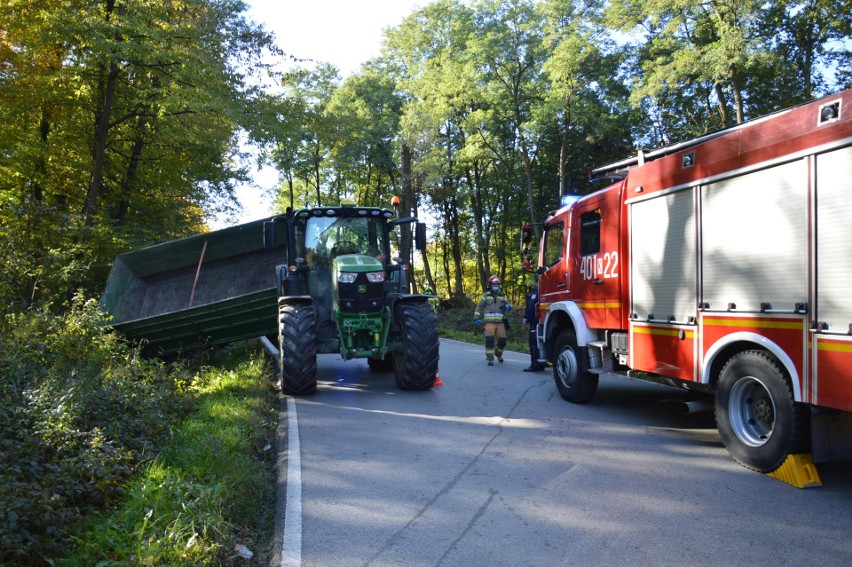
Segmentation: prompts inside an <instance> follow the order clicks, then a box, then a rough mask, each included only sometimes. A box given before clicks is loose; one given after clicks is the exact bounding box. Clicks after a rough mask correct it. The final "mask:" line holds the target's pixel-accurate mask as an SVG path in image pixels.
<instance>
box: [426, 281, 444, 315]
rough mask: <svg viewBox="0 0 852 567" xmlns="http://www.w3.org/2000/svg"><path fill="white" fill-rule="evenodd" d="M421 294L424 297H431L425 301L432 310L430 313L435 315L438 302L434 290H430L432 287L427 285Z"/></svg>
mask: <svg viewBox="0 0 852 567" xmlns="http://www.w3.org/2000/svg"><path fill="white" fill-rule="evenodd" d="M423 293H424V294H425V295H431V296H432V297H430V298H429V299H427V300H426V301H428V302H429V306H430V307H431V308H432V311H434V312H435V313H437V312H438V303H439V301H440V300H439V299H438V296H437V295H435V290H434V289H432V286H430V285H427V286H426V289H424V290H423Z"/></svg>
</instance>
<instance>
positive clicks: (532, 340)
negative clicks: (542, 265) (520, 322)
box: [524, 276, 547, 372]
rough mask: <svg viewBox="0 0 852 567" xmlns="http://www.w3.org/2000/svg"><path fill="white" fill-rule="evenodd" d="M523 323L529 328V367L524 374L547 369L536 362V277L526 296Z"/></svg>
mask: <svg viewBox="0 0 852 567" xmlns="http://www.w3.org/2000/svg"><path fill="white" fill-rule="evenodd" d="M524 323H526V324H527V325H529V326H530V334H529V345H530V365H529V367H527V368H524V372H541V371H543V370H545V369H546V368H547V366H546V365H545V364H542V363H541V362H539V361H538V341H536V336H535V328H536V325H537V324H538V276H536V277H535V281H534V282H533V285H532V286H531V287H530V293H529V295H527V309H526V311H524Z"/></svg>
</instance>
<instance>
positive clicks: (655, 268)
mask: <svg viewBox="0 0 852 567" xmlns="http://www.w3.org/2000/svg"><path fill="white" fill-rule="evenodd" d="M694 202H695V198H694V194H693V190H692V189H691V188H688V189H685V190H681V191H678V192H675V193H668V194H665V195H662V196H658V197H655V198H652V199H649V200H645V201H639V202H636V203H634V204H632V205H631V206H630V227H631V228H630V238H631V250H633V257H632V262H631V266H630V269H631V274H630V281H631V285H632V286H633V290H632V293H631V297H632V301H633V305H632V307H631V312H632V313H636V315H637V316H638V318H639V319H642V320H645V319H648V318H653V319H656V320H668V319H669V317H671V316H674V320H676V321H678V322H685V321H686V320H687V319H688V318H689V317H690V316H693V317H694V316H695V313H696V309H697V302H696V299H695V294H696V285H695V280H696V274H695V271H696V270H695V262H696V242H695V241H696V236H695V234H696V233H695V204H694ZM651 316H653V317H651Z"/></svg>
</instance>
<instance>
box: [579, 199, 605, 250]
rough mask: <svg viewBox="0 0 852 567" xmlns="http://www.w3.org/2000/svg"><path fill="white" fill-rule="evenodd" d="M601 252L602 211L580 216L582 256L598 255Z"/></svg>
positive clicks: (596, 210)
mask: <svg viewBox="0 0 852 567" xmlns="http://www.w3.org/2000/svg"><path fill="white" fill-rule="evenodd" d="M600 250H601V210H600V209H595V210H594V211H588V212H586V213H583V214H581V215H580V255H581V256H588V255H589V254H597V253H598V252H600Z"/></svg>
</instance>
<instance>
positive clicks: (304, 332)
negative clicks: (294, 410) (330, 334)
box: [278, 304, 317, 395]
mask: <svg viewBox="0 0 852 567" xmlns="http://www.w3.org/2000/svg"><path fill="white" fill-rule="evenodd" d="M278 353H279V357H280V369H281V389H282V390H284V392H285V393H287V394H295V395H301V394H313V393H314V392H316V390H317V346H316V330H315V324H314V307H313V305H298V304H286V305H282V306H280V307H279V309H278Z"/></svg>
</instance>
